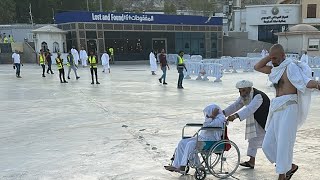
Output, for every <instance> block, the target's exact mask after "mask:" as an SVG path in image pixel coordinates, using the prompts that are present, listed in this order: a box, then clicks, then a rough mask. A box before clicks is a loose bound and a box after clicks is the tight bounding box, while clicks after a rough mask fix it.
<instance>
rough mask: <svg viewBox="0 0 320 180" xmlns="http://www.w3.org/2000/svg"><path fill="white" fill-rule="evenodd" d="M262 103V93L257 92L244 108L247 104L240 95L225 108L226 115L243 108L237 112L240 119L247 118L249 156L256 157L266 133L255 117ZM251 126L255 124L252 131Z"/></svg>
mask: <svg viewBox="0 0 320 180" xmlns="http://www.w3.org/2000/svg"><path fill="white" fill-rule="evenodd" d="M251 98H252V97H251ZM262 103H263V98H262V96H261V95H260V94H257V95H256V96H254V97H253V98H252V100H251V101H250V103H249V104H248V105H247V106H246V107H245V108H243V107H244V106H245V105H244V102H243V100H242V98H241V97H239V98H238V99H237V101H236V102H234V103H233V104H231V105H230V106H229V107H227V108H226V109H225V110H224V112H225V116H230V115H232V114H234V113H236V112H237V111H239V110H240V109H241V108H243V109H242V110H241V111H239V112H237V113H238V115H239V119H240V121H243V120H245V119H247V123H246V139H248V142H249V145H248V149H247V156H251V157H256V155H257V150H258V148H261V147H262V142H263V138H264V135H265V131H264V129H263V128H262V127H261V126H260V124H259V123H258V122H257V121H256V120H255V119H254V113H255V112H256V111H257V110H258V109H259V107H260V106H261V105H262ZM252 118H253V119H252ZM252 120H253V121H252ZM250 121H251V122H250ZM250 126H254V127H253V129H254V130H253V131H250Z"/></svg>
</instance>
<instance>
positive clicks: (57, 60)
mask: <svg viewBox="0 0 320 180" xmlns="http://www.w3.org/2000/svg"><path fill="white" fill-rule="evenodd" d="M56 63H57V66H58V69H62V68H63V61H62V59H61V58H56Z"/></svg>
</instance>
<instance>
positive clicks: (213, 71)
mask: <svg viewBox="0 0 320 180" xmlns="http://www.w3.org/2000/svg"><path fill="white" fill-rule="evenodd" d="M185 65H186V68H187V70H188V71H185V74H186V76H185V79H191V76H197V78H196V80H203V81H208V80H209V79H208V77H215V78H216V79H215V80H214V82H221V78H222V76H223V70H222V65H221V64H218V63H203V62H192V61H187V62H186V63H185Z"/></svg>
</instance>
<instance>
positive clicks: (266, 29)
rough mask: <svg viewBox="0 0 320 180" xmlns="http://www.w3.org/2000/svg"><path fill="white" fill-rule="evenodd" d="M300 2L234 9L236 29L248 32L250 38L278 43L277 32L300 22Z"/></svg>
mask: <svg viewBox="0 0 320 180" xmlns="http://www.w3.org/2000/svg"><path fill="white" fill-rule="evenodd" d="M300 22H301V5H300V4H271V5H254V6H246V8H245V9H240V10H235V11H234V24H233V26H234V31H238V32H248V38H249V39H251V40H259V41H264V42H269V43H276V42H277V41H278V37H277V36H276V35H275V33H278V32H283V31H286V30H288V28H290V27H292V26H294V25H297V24H300Z"/></svg>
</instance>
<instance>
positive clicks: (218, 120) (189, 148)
mask: <svg viewBox="0 0 320 180" xmlns="http://www.w3.org/2000/svg"><path fill="white" fill-rule="evenodd" d="M203 113H204V123H203V127H223V126H224V122H225V121H226V119H225V116H224V115H223V113H222V110H221V108H220V107H219V106H217V105H216V104H210V105H208V106H207V107H206V108H204V110H203ZM222 133H223V132H222V131H209V130H202V131H200V133H199V135H198V141H220V140H221V137H222ZM196 146H197V137H192V138H188V139H181V140H180V142H179V144H178V146H177V148H176V150H175V153H174V160H173V163H172V165H171V166H165V169H166V170H168V171H175V172H180V173H182V174H184V173H185V172H186V166H187V164H188V158H189V156H190V154H191V153H192V152H194V151H195V149H196ZM196 159H197V161H199V158H198V157H196Z"/></svg>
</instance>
